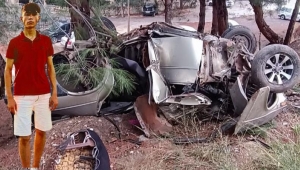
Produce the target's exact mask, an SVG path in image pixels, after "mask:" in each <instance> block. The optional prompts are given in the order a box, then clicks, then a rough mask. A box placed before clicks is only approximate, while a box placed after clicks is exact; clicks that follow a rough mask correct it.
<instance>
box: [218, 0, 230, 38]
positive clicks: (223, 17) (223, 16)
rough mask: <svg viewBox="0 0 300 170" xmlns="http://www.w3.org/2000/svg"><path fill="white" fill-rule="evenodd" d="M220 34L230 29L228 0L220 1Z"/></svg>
mask: <svg viewBox="0 0 300 170" xmlns="http://www.w3.org/2000/svg"><path fill="white" fill-rule="evenodd" d="M217 2H218V5H217V7H218V33H219V35H222V34H223V32H224V31H225V30H226V29H227V28H228V11H227V7H226V0H218V1H217Z"/></svg>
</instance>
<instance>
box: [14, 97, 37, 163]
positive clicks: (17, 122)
mask: <svg viewBox="0 0 300 170" xmlns="http://www.w3.org/2000/svg"><path fill="white" fill-rule="evenodd" d="M14 99H15V101H16V103H17V107H18V109H17V111H16V113H15V114H14V135H16V136H19V155H20V159H21V163H22V166H23V168H30V161H31V156H30V155H31V154H30V136H31V115H32V108H33V102H34V97H32V96H14Z"/></svg>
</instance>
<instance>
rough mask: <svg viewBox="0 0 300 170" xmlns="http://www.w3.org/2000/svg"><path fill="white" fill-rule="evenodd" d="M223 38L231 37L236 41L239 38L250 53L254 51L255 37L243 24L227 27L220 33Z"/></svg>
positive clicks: (255, 45) (255, 46)
mask: <svg viewBox="0 0 300 170" xmlns="http://www.w3.org/2000/svg"><path fill="white" fill-rule="evenodd" d="M222 37H223V38H227V39H231V40H233V41H235V42H236V40H237V39H240V40H242V41H244V42H245V45H246V48H247V49H248V50H249V52H250V53H254V52H255V51H256V48H257V41H256V37H255V35H254V33H253V32H251V30H250V29H249V28H247V27H245V26H243V25H235V26H231V27H229V28H227V30H225V31H224V32H223V34H222Z"/></svg>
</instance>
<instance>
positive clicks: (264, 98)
mask: <svg viewBox="0 0 300 170" xmlns="http://www.w3.org/2000/svg"><path fill="white" fill-rule="evenodd" d="M269 94H270V87H268V86H267V87H263V88H260V89H259V90H258V91H257V92H256V93H254V94H253V96H252V97H251V99H250V100H249V101H248V104H247V106H246V107H245V109H244V111H243V113H242V114H241V117H240V119H239V121H238V123H237V125H236V128H235V131H234V133H235V134H237V133H239V132H241V131H244V130H247V129H250V128H254V127H258V126H260V125H263V124H265V123H267V122H269V121H270V120H272V119H273V118H275V117H276V116H277V115H278V114H279V113H281V111H282V110H283V109H284V108H285V107H286V106H287V105H286V104H285V101H286V97H285V96H284V94H283V93H277V94H276V99H275V101H274V103H273V104H272V106H270V107H268V104H267V102H268V97H269Z"/></svg>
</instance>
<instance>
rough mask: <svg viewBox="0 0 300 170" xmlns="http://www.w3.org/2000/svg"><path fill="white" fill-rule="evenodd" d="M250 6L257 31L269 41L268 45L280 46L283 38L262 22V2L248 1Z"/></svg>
mask: <svg viewBox="0 0 300 170" xmlns="http://www.w3.org/2000/svg"><path fill="white" fill-rule="evenodd" d="M250 5H251V6H252V8H253V11H254V14H255V21H256V24H257V27H258V29H259V31H260V32H261V33H262V34H263V35H264V36H265V37H266V39H267V40H269V42H270V44H276V43H278V44H282V43H283V38H282V37H280V36H278V34H276V33H275V32H274V31H273V30H272V29H271V28H270V27H269V25H268V24H267V23H266V21H265V20H264V18H263V17H264V16H263V15H264V14H263V10H262V2H261V1H257V0H250Z"/></svg>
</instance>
